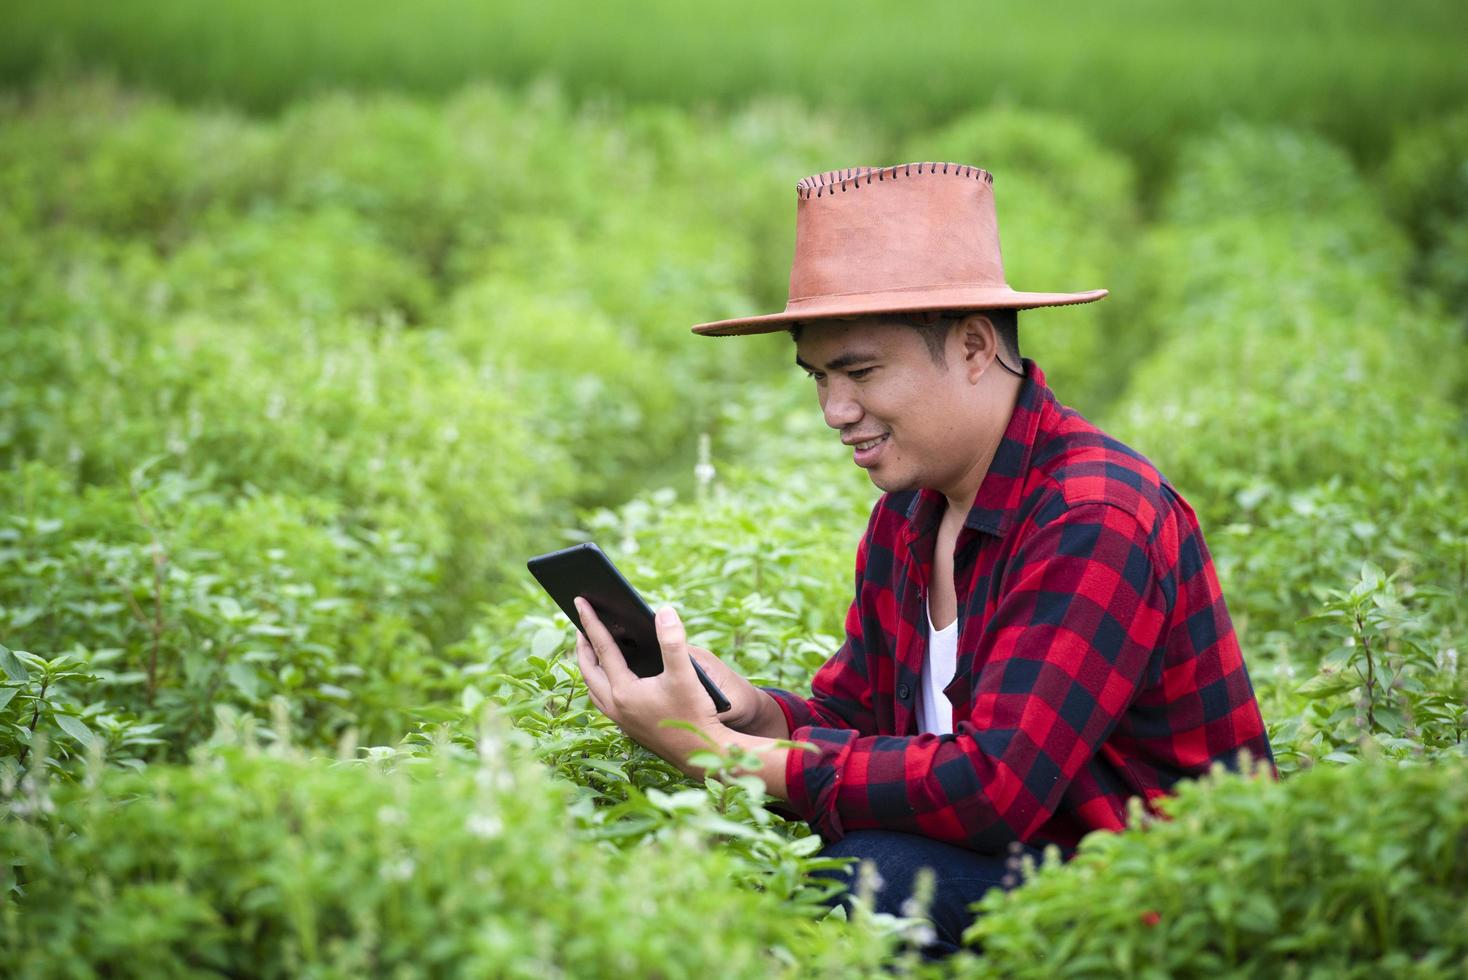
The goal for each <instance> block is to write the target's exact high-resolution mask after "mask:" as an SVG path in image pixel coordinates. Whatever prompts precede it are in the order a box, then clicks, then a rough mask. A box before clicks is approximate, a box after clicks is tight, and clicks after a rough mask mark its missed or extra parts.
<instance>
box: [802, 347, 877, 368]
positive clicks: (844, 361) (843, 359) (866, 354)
mask: <svg viewBox="0 0 1468 980" xmlns="http://www.w3.org/2000/svg"><path fill="white" fill-rule="evenodd" d="M877 359H878V354H877V352H876V351H864V350H853V351H847V352H846V353H845V354H842V355H841V356H840V357H836V358H832V360H831V362H830V363H829V364H827V365H826V367H825V370H827V371H841V370H844V369H845V368H849V367H851V366H852V365H853V364H865V363H866V362H868V361H875V360H877ZM795 366H796V367H799V368H802V369H804V370H806V371H814V370H816V369H815V368H813V367H811V366H810V365H809V364H807V363H805V361H803V360H801V359H800V355H799V354H796V355H795Z"/></svg>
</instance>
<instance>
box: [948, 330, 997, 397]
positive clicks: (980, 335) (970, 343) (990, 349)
mask: <svg viewBox="0 0 1468 980" xmlns="http://www.w3.org/2000/svg"><path fill="white" fill-rule="evenodd" d="M958 343H959V345H960V347H959V349H960V351H961V352H962V354H963V368H964V371H965V372H966V373H967V375H968V380H969V383H970V384H977V383H978V380H979V379H980V378H982V377H983V376H984V372H986V371H988V370H989V365H990V364H993V363H994V358H995V357H997V356H998V355H999V331H997V330H995V329H994V321H993V320H990V319H989V317H988V316H987V315H986V314H983V313H970V314H969V315H968V316H966V317H964V318H963V320H961V321H960V322H959V324H958Z"/></svg>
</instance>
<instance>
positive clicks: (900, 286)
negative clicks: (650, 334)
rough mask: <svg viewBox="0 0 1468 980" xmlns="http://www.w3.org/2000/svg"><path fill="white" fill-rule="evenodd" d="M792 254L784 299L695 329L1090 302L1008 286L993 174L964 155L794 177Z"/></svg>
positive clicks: (1093, 293) (717, 331) (761, 329)
mask: <svg viewBox="0 0 1468 980" xmlns="http://www.w3.org/2000/svg"><path fill="white" fill-rule="evenodd" d="M795 192H796V198H797V199H796V208H795V258H794V260H793V261H792V262H791V264H790V295H789V299H788V300H787V301H786V303H785V309H784V310H783V311H782V312H780V313H771V314H766V315H764V316H752V317H738V318H736V319H733V320H718V321H715V322H713V323H700V324H698V325H697V326H695V327H694V328H693V330H694V332H695V333H701V334H713V335H729V334H745V333H765V332H768V331H771V330H781V329H784V328H786V327H788V326H789V325H790V324H792V323H797V322H801V321H807V320H818V319H827V318H832V317H853V316H869V315H873V314H884V313H903V312H918V311H936V310H983V309H996V308H1008V309H1027V308H1031V307H1036V306H1063V305H1066V304H1070V303H1089V302H1091V301H1093V300H1097V299H1100V298H1101V297H1103V296H1105V295H1106V290H1104V289H1093V290H1089V291H1087V292H1083V293H1022V292H1017V291H1015V290H1013V289H1011V288H1010V287H1009V284H1008V282H1006V281H1005V278H1004V262H1003V260H1002V259H1001V258H1000V254H999V222H998V219H997V217H996V216H995V210H994V178H993V176H992V175H990V173H989V172H988V171H987V170H982V169H980V168H979V167H971V166H968V165H966V164H961V163H930V162H927V161H924V162H923V163H904V164H899V165H897V166H895V167H853V168H850V169H847V170H830V171H827V172H826V173H821V174H813V175H812V176H810V177H806V178H804V179H803V180H801V181H800V182H799V183H797V184H796V185H795Z"/></svg>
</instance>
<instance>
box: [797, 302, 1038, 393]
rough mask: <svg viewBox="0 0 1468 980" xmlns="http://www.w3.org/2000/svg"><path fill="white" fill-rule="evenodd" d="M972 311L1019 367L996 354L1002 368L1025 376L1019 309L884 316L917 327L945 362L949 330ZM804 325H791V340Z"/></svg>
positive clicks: (937, 359)
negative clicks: (990, 327) (985, 321)
mask: <svg viewBox="0 0 1468 980" xmlns="http://www.w3.org/2000/svg"><path fill="white" fill-rule="evenodd" d="M974 313H982V314H984V315H985V316H986V317H988V318H989V322H990V323H992V324H994V333H995V335H996V336H997V337H998V339H999V352H1000V353H1001V354H1007V355H1009V356H1010V357H1012V358H1014V361H1015V363H1016V364H1019V365H1020V366H1021V369H1020V370H1015V369H1014V368H1012V367H1010V366H1009V365H1008V364H1006V363H1005V360H1004V358H1003V357H996V360H998V361H999V364H1000V366H1001V367H1003V368H1004V369H1005V370H1006V371H1008V372H1009V373H1010V374H1013V375H1016V376H1018V377H1021V378H1022V377H1024V370H1023V361H1022V360H1021V359H1020V353H1019V311H1018V310H1007V309H995V310H943V311H941V312H933V313H894V314H890V315H883V319H886V320H891V321H892V322H894V323H900V324H902V325H903V326H905V327H911V328H912V329H914V330H916V331H917V332H918V334H919V335H920V336H921V337H922V338H923V343H925V344H927V346H928V354H929V355H930V356H931V357H932V358H933V363H934V364H940V365H941V364H943V363H944V360H943V358H944V352H945V349H946V346H947V343H948V330H949V328H950V327H952V326H953V321H954V320H962V319H963V318H964V317H966V316H969V315H971V314H974ZM803 326H804V324H801V323H794V324H791V326H790V336H791V338H792V339H794V340H796V341H799V340H800V331H801V328H802V327H803Z"/></svg>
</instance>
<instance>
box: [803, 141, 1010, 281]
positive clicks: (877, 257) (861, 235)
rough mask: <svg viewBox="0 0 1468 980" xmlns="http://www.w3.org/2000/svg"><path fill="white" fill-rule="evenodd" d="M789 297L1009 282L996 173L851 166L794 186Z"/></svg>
mask: <svg viewBox="0 0 1468 980" xmlns="http://www.w3.org/2000/svg"><path fill="white" fill-rule="evenodd" d="M795 187H796V194H797V195H798V200H797V203H796V215H795V261H794V262H793V263H792V264H791V267H790V297H789V300H790V303H792V304H798V303H803V302H807V301H811V300H814V299H817V298H820V297H834V296H846V295H851V294H854V293H869V292H874V291H880V292H889V291H903V290H921V289H927V288H931V287H952V286H974V285H979V286H997V287H1003V286H1005V285H1006V283H1005V281H1004V264H1003V261H1002V260H1001V258H1000V252H999V227H998V222H997V219H996V217H995V212H994V178H993V176H992V175H991V174H990V173H989V172H988V171H986V170H981V169H979V168H978V167H970V166H965V165H963V164H958V163H930V162H923V163H908V164H901V165H899V166H895V167H857V168H853V169H850V170H836V171H830V172H828V173H823V174H815V175H813V176H810V177H806V178H805V179H804V180H801V181H800V182H799V183H797V184H796V185H795Z"/></svg>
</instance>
